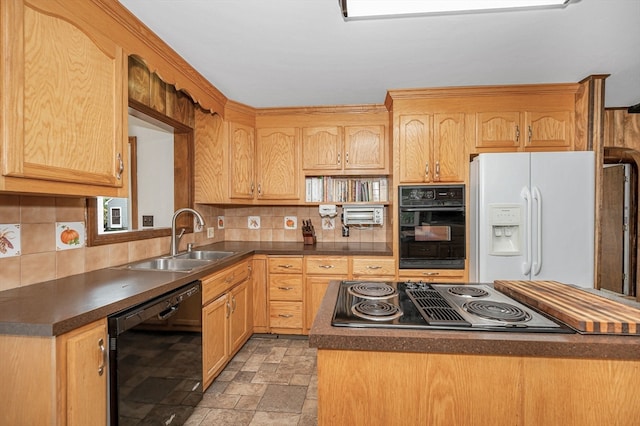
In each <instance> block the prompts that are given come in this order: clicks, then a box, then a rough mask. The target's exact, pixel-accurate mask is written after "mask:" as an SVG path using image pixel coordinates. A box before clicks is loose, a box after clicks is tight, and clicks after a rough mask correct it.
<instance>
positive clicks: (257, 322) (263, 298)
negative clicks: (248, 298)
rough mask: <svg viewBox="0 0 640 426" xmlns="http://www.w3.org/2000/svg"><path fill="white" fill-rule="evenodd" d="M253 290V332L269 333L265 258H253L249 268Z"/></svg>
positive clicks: (257, 256) (261, 255) (255, 256)
mask: <svg viewBox="0 0 640 426" xmlns="http://www.w3.org/2000/svg"><path fill="white" fill-rule="evenodd" d="M251 280H252V284H253V286H252V289H253V332H254V333H268V332H269V296H268V294H269V289H268V288H267V284H268V277H267V256H265V255H263V254H257V255H254V256H253V260H252V267H251Z"/></svg>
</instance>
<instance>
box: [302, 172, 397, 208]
mask: <svg viewBox="0 0 640 426" xmlns="http://www.w3.org/2000/svg"><path fill="white" fill-rule="evenodd" d="M305 202H307V203H338V204H339V203H382V204H385V203H388V202H389V179H388V178H387V177H386V176H367V177H335V176H307V177H306V178H305Z"/></svg>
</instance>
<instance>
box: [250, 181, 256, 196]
mask: <svg viewBox="0 0 640 426" xmlns="http://www.w3.org/2000/svg"><path fill="white" fill-rule="evenodd" d="M254 189H255V185H254V184H253V182H251V196H252V197H253V190H254Z"/></svg>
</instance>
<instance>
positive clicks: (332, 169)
mask: <svg viewBox="0 0 640 426" xmlns="http://www.w3.org/2000/svg"><path fill="white" fill-rule="evenodd" d="M385 135H386V133H385V126H382V125H379V126H377V125H374V126H330V127H305V128H303V129H302V169H303V170H304V172H305V173H306V174H342V173H346V174H353V173H362V174H372V173H374V174H387V173H388V172H389V167H388V164H389V162H388V160H387V157H388V144H387V141H386V137H385Z"/></svg>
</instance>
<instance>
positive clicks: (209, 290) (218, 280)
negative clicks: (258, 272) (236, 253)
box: [202, 261, 249, 305]
mask: <svg viewBox="0 0 640 426" xmlns="http://www.w3.org/2000/svg"><path fill="white" fill-rule="evenodd" d="M247 278H249V262H248V261H246V262H241V263H238V264H237V265H234V266H231V267H229V268H227V269H224V270H222V271H220V272H218V273H215V274H212V275H209V276H207V277H205V278H203V279H202V304H203V305H205V304H207V303H208V302H210V301H211V300H213V299H214V298H216V297H217V296H219V295H221V294H222V293H224V292H225V291H227V290H228V289H229V288H231V287H233V286H234V285H236V284H238V283H241V282H242V281H244V280H246V279H247Z"/></svg>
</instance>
